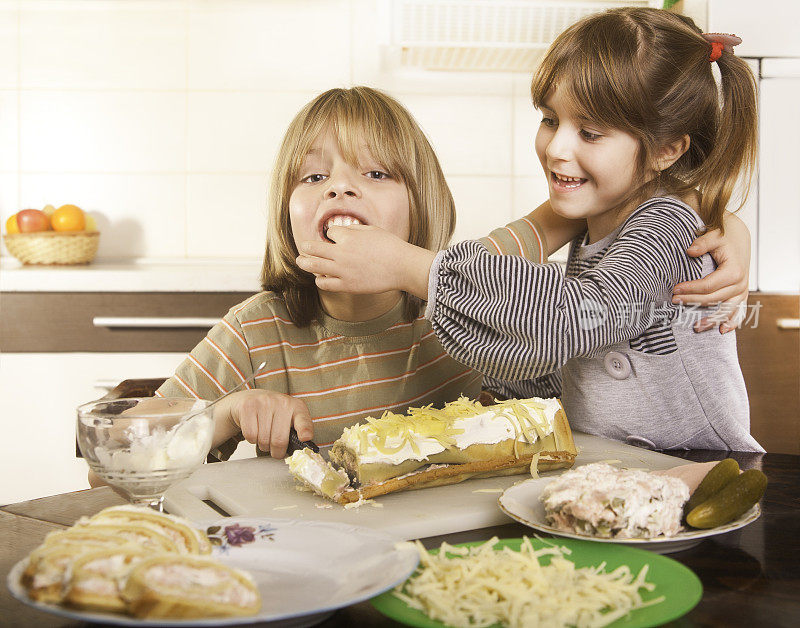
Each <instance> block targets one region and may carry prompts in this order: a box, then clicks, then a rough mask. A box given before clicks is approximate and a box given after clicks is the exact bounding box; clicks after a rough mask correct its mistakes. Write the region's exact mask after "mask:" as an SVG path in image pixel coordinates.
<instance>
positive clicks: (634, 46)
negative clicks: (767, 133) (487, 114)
mask: <svg viewBox="0 0 800 628" xmlns="http://www.w3.org/2000/svg"><path fill="white" fill-rule="evenodd" d="M707 38H708V39H711V41H708V40H707ZM735 39H738V38H737V37H735V36H730V35H720V34H718V33H715V34H713V35H706V36H704V35H703V33H702V31H701V30H700V29H699V28H698V27H697V25H696V24H695V23H694V22H693V21H692V20H691V18H688V17H685V16H681V15H678V14H676V13H671V12H670V11H664V10H661V9H652V8H646V7H623V8H617V9H610V10H608V11H605V12H603V13H596V14H593V15H590V16H588V17H586V18H584V19H582V20H581V21H579V22H577V23H575V24H573V25H572V26H570V27H569V28H568V29H567V30H566V31H564V32H563V33H561V34H560V35H559V36H558V37H557V38H556V40H555V42H554V43H553V45H552V46H551V47H550V49H549V50H548V52H547V54H546V55H545V57H544V59H543V60H542V63H541V64H540V66H539V69H538V70H537V72H536V75H535V76H534V79H533V83H532V85H531V95H532V97H533V103H534V105H535V106H536V107H539V106H540V105H542V104H543V103H544V101H545V100H546V97H547V94H548V93H550V91H551V90H552V89H554V88H555V87H558V89H560V90H561V89H563V90H564V91H565V92H566V93H567V95H568V96H569V99H570V103H571V106H572V108H573V109H574V114H575V115H577V116H578V117H581V118H586V119H587V120H592V121H593V122H594V123H596V124H598V125H600V126H601V127H606V128H611V129H620V130H622V131H625V132H627V133H629V134H631V135H633V136H634V137H635V138H637V139H638V140H639V142H640V147H641V150H640V151H639V153H640V154H639V170H640V172H641V173H642V176H641V181H640V185H639V186H638V187H637V188H636V189H635V190H634V191H633V193H632V195H631V202H629V203H626V204H625V207H628V206H630V205H631V204H632V203H633V201H636V202H641V201H643V200H645V199H646V198H648V197H649V196H651V195H652V194H654V193H656V192H658V193H667V194H673V195H675V196H679V197H684V196H691V197H694V196H695V193H697V192H699V193H700V197H701V198H700V209H699V213H700V216H701V218H702V219H703V222H704V223H705V224H706V226H707V227H708V228H709V229H714V228H720V229H721V228H722V227H723V223H722V217H723V215H724V212H725V210H726V209H733V210H736V209H737V207H732V208H728V203H729V202H730V201H731V197H732V196H733V193H734V190H735V189H736V186H737V182H738V181H739V177H740V176H741V175H744V181H743V183H744V192H745V196H744V197H742V199H741V201H742V203H744V199H745V198H746V192H747V189H748V188H749V181H750V177H751V176H752V172H753V169H754V166H755V155H756V144H757V129H758V118H757V113H756V84H755V79H754V77H753V74H752V72H751V71H750V68H749V66H748V65H747V63H745V62H744V61H743V60H742V59H739V58H738V57H736V56H735V55H734V53H733V49H732V48H731V47H726V46H730V45H732V44H733V41H732V40H735ZM714 64H717V67H718V68H719V73H720V75H721V79H720V80H719V81H715V79H714V76H713V74H714V72H713V68H714ZM687 136H688V137H689V146H688V149H687V150H686V152H684V153H683V154H682V155H681V156H680V157H679V158H678V159H677V160H676V161H675V162H674V163H672V164H671V165H670V166H669V167H667V168H665V169H663V170H659V168H660V166H659V160H658V155H659V151H660V149H661V148H663V147H669V146H671V145H673V144H675V143H676V142H680V141H682V140H683V139H684V138H685V137H687ZM654 173H655V174H654ZM653 175H654V176H653Z"/></svg>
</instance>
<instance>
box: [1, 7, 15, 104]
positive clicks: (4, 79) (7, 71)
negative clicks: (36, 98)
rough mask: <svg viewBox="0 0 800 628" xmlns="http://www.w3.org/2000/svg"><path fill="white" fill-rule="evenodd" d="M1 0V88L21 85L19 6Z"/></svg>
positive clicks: (12, 87)
mask: <svg viewBox="0 0 800 628" xmlns="http://www.w3.org/2000/svg"><path fill="white" fill-rule="evenodd" d="M17 5H18V3H17V2H9V1H7V0H2V1H0V89H16V88H17V87H18V86H19V8H18V6H17Z"/></svg>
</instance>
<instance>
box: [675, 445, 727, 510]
mask: <svg viewBox="0 0 800 628" xmlns="http://www.w3.org/2000/svg"><path fill="white" fill-rule="evenodd" d="M738 475H739V463H738V462H736V461H735V460H734V459H733V458H725V460H722V461H721V462H718V463H717V464H715V465H714V466H713V467H712V469H711V471H709V472H708V473H706V477H704V478H703V480H702V481H701V482H700V485H699V486H698V487H697V488H696V489H695V490H694V493H692V496H691V497H690V498H689V501H688V502H686V505H685V506H684V507H683V512H684V513H686V514H687V515H688V514H689V513H690V512H692V510H694V509H695V508H696V507H697V506H699V505H700V504H702V503H703V502H704V501H707V500H709V499H711V498H712V497H713V496H714V495H715V494H717V493H718V492H719V491H721V490H722V488H723V487H724V486H725V485H726V484H727V483H728V482H730V481H731V480H733V478H735V477H736V476H738Z"/></svg>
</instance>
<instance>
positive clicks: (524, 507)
mask: <svg viewBox="0 0 800 628" xmlns="http://www.w3.org/2000/svg"><path fill="white" fill-rule="evenodd" d="M552 480H553V478H538V479H530V480H525V481H524V482H520V483H519V484H515V485H514V486H512V487H511V488H508V489H506V490H505V492H504V493H503V494H502V495H501V496H500V499H499V500H498V502H499V504H500V510H502V511H503V512H504V513H506V514H507V515H508V516H509V517H511V518H512V519H515V520H517V521H519V522H520V523H523V524H525V525H526V526H529V527H531V528H533V529H534V530H538V531H539V532H546V533H548V534H553V535H555V536H563V537H567V538H570V539H581V540H584V541H597V542H598V543H617V544H620V545H627V546H629V547H638V548H640V549H646V550H650V551H651V552H655V553H657V554H670V553H672V552H680V551H682V550H685V549H689V548H690V547H693V546H695V545H697V544H699V543H700V542H701V541H702V540H703V539H705V538H708V537H710V536H717V535H718V534H725V533H726V532H731V531H733V530H738V529H739V528H743V527H744V526H746V525H748V524H750V523H753V521H755V520H756V519H758V518H759V517H760V516H761V507H760V506H759V505H758V504H756V505H755V506H753V507H752V508H751V509H750V510H748V511H747V512H746V513H744V514H743V515H742V516H741V517H739V518H738V519H736V520H734V521H731V522H730V523H726V524H725V525H724V526H719V527H716V528H711V529H710V530H691V529H690V530H684V531H683V532H679V533H678V534H676V535H675V536H670V537H656V538H652V539H603V538H598V537H595V536H588V535H585V534H573V533H572V532H563V531H561V530H558V529H556V528H554V527H552V526H550V525H548V524H547V520H546V519H545V513H544V504H542V502H540V501H539V496H540V495H541V494H542V491H543V490H544V487H545V486H546V485H547V484H548V483H549V482H551V481H552Z"/></svg>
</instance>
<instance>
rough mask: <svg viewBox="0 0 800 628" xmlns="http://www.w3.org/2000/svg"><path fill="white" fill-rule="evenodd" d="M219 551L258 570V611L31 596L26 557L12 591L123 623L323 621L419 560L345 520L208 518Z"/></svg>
mask: <svg viewBox="0 0 800 628" xmlns="http://www.w3.org/2000/svg"><path fill="white" fill-rule="evenodd" d="M207 531H208V535H209V538H210V539H211V542H212V544H213V545H214V548H213V553H212V556H213V557H214V558H216V559H218V560H219V561H220V562H223V563H225V564H227V565H230V566H231V567H236V568H237V569H243V570H245V571H247V572H248V573H250V574H251V575H252V576H253V578H254V579H255V581H256V584H257V585H258V589H259V591H260V592H261V598H262V606H261V611H260V612H259V613H258V614H257V615H253V616H251V617H233V618H222V619H220V618H217V619H191V620H164V619H159V620H143V619H136V618H133V617H128V616H125V615H118V614H114V613H98V612H82V611H79V610H75V609H70V608H66V607H62V606H57V605H55V604H44V603H41V602H36V601H34V600H31V599H30V598H29V597H28V595H27V593H26V591H25V588H24V587H23V586H22V584H21V582H20V579H21V577H22V572H23V571H24V569H25V564H26V559H25V560H22V561H20V562H18V563H17V564H16V565H15V566H14V567H13V568H12V569H11V571H10V572H9V574H8V578H7V582H8V588H9V591H11V594H12V595H13V596H14V597H15V598H17V599H18V600H19V601H21V602H23V603H25V604H28V605H30V606H33V607H35V608H38V609H40V610H42V611H45V612H47V613H52V614H54V615H60V616H62V617H69V618H72V619H78V620H82V621H89V622H102V623H106V624H116V625H122V626H173V625H174V626H232V625H236V624H249V623H256V622H274V626H276V627H277V626H282V627H284V626H285V627H289V626H292V627H298V628H299V627H300V626H310V625H313V624H316V623H318V622H320V621H322V620H323V619H325V617H327V616H328V615H330V614H331V613H333V611H335V610H336V609H338V608H343V607H345V606H350V605H351V604H356V603H358V602H362V601H364V600H368V599H370V598H372V597H374V596H376V595H378V594H379V593H383V592H384V591H387V590H389V589H391V588H392V587H394V586H395V585H397V584H399V583H401V582H404V581H405V580H406V578H408V577H409V576H410V575H411V573H412V572H413V571H414V569H415V568H416V566H417V563H418V562H419V554H418V552H417V549H416V548H415V547H414V546H413V545H411V544H400V545H398V544H397V542H398V539H395V538H393V537H391V536H389V535H388V534H385V533H384V532H379V531H376V530H371V529H368V528H362V527H359V526H352V525H346V524H342V523H324V522H321V521H304V520H295V519H266V518H250V517H230V518H227V519H222V520H220V521H217V522H213V523H210V524H208V526H207Z"/></svg>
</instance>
